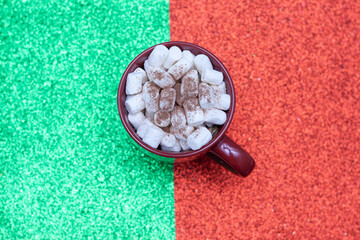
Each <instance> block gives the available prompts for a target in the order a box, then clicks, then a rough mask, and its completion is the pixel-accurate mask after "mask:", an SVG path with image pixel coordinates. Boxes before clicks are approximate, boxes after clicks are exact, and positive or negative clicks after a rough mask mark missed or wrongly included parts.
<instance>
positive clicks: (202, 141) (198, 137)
mask: <svg viewBox="0 0 360 240" xmlns="http://www.w3.org/2000/svg"><path fill="white" fill-rule="evenodd" d="M211 139H212V134H211V132H210V131H209V130H208V129H207V128H205V127H201V128H199V129H197V130H195V131H194V132H193V133H191V134H190V135H189V137H188V138H187V141H186V143H187V144H188V146H189V147H190V148H191V149H192V150H198V149H200V148H201V147H203V146H204V145H206V144H207V143H208V142H210V140H211Z"/></svg>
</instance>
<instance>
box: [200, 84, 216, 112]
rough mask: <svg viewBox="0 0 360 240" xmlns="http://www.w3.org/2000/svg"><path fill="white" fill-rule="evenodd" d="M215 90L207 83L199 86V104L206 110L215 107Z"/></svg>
mask: <svg viewBox="0 0 360 240" xmlns="http://www.w3.org/2000/svg"><path fill="white" fill-rule="evenodd" d="M215 97H216V95H215V94H214V89H213V88H212V87H211V86H209V85H208V84H206V83H200V84H199V103H200V106H201V107H202V108H204V109H210V108H213V107H214V106H215Z"/></svg>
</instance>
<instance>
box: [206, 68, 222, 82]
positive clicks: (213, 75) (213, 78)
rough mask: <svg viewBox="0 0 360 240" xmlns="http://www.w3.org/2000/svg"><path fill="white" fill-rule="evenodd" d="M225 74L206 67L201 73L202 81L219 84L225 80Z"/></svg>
mask: <svg viewBox="0 0 360 240" xmlns="http://www.w3.org/2000/svg"><path fill="white" fill-rule="evenodd" d="M223 80H224V75H223V73H222V72H219V71H216V70H213V69H209V68H206V69H204V70H203V72H202V75H201V81H203V82H207V83H210V84H212V85H219V84H221V83H222V82H223Z"/></svg>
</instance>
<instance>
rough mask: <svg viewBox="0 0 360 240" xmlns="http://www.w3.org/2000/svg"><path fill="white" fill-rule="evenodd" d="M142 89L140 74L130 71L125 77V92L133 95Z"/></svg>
mask: <svg viewBox="0 0 360 240" xmlns="http://www.w3.org/2000/svg"><path fill="white" fill-rule="evenodd" d="M141 89H142V74H141V73H136V72H132V73H129V74H128V76H127V79H126V90H125V91H126V94H127V95H133V94H137V93H139V92H141Z"/></svg>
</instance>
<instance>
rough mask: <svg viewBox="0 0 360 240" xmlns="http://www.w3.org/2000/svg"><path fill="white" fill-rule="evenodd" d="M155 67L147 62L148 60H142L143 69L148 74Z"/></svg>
mask: <svg viewBox="0 0 360 240" xmlns="http://www.w3.org/2000/svg"><path fill="white" fill-rule="evenodd" d="M154 68H155V67H154V66H151V65H150V63H149V60H145V62H144V69H145V72H146V73H147V74H148V75H149V74H150V73H151V71H152V70H153V69H154Z"/></svg>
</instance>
